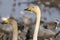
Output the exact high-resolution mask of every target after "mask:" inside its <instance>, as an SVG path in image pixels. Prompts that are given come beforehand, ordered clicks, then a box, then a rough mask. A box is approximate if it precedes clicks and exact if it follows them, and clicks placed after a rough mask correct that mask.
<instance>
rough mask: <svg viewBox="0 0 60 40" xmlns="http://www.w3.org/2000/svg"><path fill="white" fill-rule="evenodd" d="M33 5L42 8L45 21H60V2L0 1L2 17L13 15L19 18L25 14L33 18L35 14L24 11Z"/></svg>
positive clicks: (39, 0) (38, 0) (58, 0)
mask: <svg viewBox="0 0 60 40" xmlns="http://www.w3.org/2000/svg"><path fill="white" fill-rule="evenodd" d="M32 5H38V6H39V7H40V9H41V12H42V18H44V20H46V21H50V20H56V19H58V20H60V17H59V16H60V0H0V16H2V17H7V16H9V15H10V14H12V15H13V16H14V17H15V18H19V17H21V16H22V15H23V13H25V14H26V15H29V16H33V15H34V14H33V15H32V14H29V13H30V12H25V11H24V9H25V8H27V7H28V6H32ZM27 13H28V14H27ZM33 17H35V16H33Z"/></svg>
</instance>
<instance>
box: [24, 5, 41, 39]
mask: <svg viewBox="0 0 60 40" xmlns="http://www.w3.org/2000/svg"><path fill="white" fill-rule="evenodd" d="M24 10H27V11H31V12H33V13H35V15H36V27H35V31H34V34H33V40H37V36H38V30H39V26H40V19H41V11H40V8H39V6H30V7H28V8H26V9H24Z"/></svg>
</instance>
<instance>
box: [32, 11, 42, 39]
mask: <svg viewBox="0 0 60 40" xmlns="http://www.w3.org/2000/svg"><path fill="white" fill-rule="evenodd" d="M40 17H41V12H40V10H38V12H36V27H35V30H34V35H33V40H37V36H38V30H39V26H40Z"/></svg>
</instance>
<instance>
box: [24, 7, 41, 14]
mask: <svg viewBox="0 0 60 40" xmlns="http://www.w3.org/2000/svg"><path fill="white" fill-rule="evenodd" d="M24 10H26V11H31V12H34V13H36V12H40V8H39V6H31V7H28V8H26V9H24Z"/></svg>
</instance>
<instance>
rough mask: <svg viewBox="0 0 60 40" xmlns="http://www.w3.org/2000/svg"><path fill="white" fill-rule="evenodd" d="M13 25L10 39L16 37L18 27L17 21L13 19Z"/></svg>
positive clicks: (15, 39) (14, 39) (15, 38)
mask: <svg viewBox="0 0 60 40" xmlns="http://www.w3.org/2000/svg"><path fill="white" fill-rule="evenodd" d="M12 26H13V39H12V40H17V39H18V27H17V22H16V21H13V22H12Z"/></svg>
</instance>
